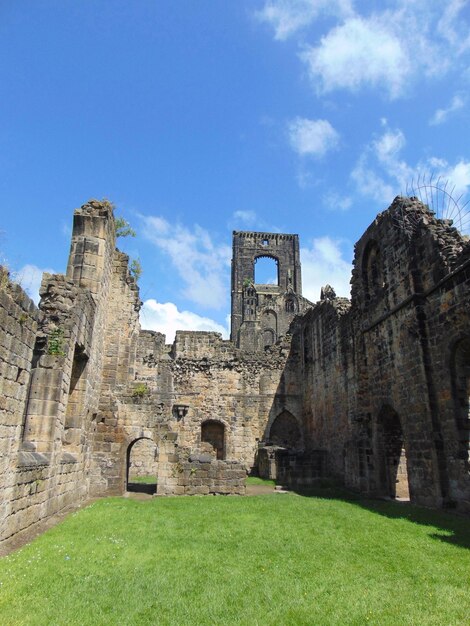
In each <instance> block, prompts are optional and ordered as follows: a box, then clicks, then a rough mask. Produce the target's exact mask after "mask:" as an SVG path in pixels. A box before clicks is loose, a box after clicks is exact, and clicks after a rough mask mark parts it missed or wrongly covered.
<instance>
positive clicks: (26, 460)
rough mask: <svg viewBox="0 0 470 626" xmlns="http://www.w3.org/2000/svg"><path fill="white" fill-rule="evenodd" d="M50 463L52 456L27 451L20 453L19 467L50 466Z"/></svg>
mask: <svg viewBox="0 0 470 626" xmlns="http://www.w3.org/2000/svg"><path fill="white" fill-rule="evenodd" d="M50 462H51V458H50V454H41V453H40V452H27V451H26V450H21V451H20V452H19V453H18V467H37V466H38V465H49V463H50Z"/></svg>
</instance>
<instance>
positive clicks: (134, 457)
mask: <svg viewBox="0 0 470 626" xmlns="http://www.w3.org/2000/svg"><path fill="white" fill-rule="evenodd" d="M126 463H127V467H126V490H127V491H133V492H140V493H150V494H154V493H156V491H157V482H158V447H157V444H156V443H155V442H154V441H153V440H152V439H150V438H148V437H139V438H138V439H134V441H132V442H131V443H130V444H129V446H128V447H127V454H126Z"/></svg>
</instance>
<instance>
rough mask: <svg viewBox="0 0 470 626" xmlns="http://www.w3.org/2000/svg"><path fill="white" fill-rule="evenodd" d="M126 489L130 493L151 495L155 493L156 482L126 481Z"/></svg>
mask: <svg viewBox="0 0 470 626" xmlns="http://www.w3.org/2000/svg"><path fill="white" fill-rule="evenodd" d="M127 491H130V492H131V493H148V494H149V495H151V496H153V494H154V493H157V483H130V482H129V483H127Z"/></svg>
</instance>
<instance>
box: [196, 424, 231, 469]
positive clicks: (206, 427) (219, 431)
mask: <svg viewBox="0 0 470 626" xmlns="http://www.w3.org/2000/svg"><path fill="white" fill-rule="evenodd" d="M201 441H202V442H205V443H209V444H210V445H211V446H212V448H213V449H214V450H215V453H216V457H217V459H218V460H223V459H225V427H224V425H223V424H222V423H221V422H217V421H216V420H207V421H206V422H203V423H202V424H201Z"/></svg>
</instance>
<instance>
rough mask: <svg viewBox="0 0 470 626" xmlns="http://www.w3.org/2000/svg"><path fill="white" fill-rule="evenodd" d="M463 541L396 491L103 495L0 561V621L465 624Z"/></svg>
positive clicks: (456, 521)
mask: <svg viewBox="0 0 470 626" xmlns="http://www.w3.org/2000/svg"><path fill="white" fill-rule="evenodd" d="M327 493H329V492H327ZM330 495H331V494H330ZM469 545H470V524H469V522H468V519H464V518H458V517H455V516H451V515H448V514H444V513H438V512H432V511H426V510H422V509H417V508H413V507H411V506H409V505H403V504H398V503H386V502H370V501H360V500H358V501H346V500H344V499H336V498H333V497H304V496H300V495H296V494H272V495H265V496H254V497H246V498H243V497H211V496H206V497H174V498H150V499H148V500H143V501H138V500H132V499H125V498H109V499H105V500H100V501H97V502H95V503H94V504H92V505H91V506H89V507H88V508H86V509H84V510H82V511H79V512H77V513H75V514H73V515H71V516H69V517H68V518H67V519H66V520H65V521H64V522H63V523H62V524H60V525H59V526H56V527H55V528H53V529H51V530H49V531H48V532H47V533H45V534H44V535H42V536H41V537H39V538H38V539H37V540H35V541H34V542H33V543H31V544H29V545H27V546H25V547H24V548H22V549H21V550H20V551H19V552H16V553H14V554H11V555H10V556H8V557H5V558H3V559H1V560H0V623H1V624H2V625H3V624H5V625H7V626H14V625H20V624H24V625H40V626H53V625H60V626H67V625H72V624H73V625H80V626H84V625H88V624H90V625H91V624H93V625H110V624H113V625H114V624H116V625H119V626H121V625H133V626H134V625H144V624H146V625H147V624H148V625H152V626H153V625H165V624H174V625H178V626H186V625H192V624H195V625H196V624H197V625H206V624H214V625H221V624H227V625H230V626H232V625H237V624H243V625H245V624H246V625H250V626H255V625H258V624H259V625H263V626H265V625H276V626H284V625H289V624H305V625H307V624H308V625H319V626H323V625H327V624H339V625H343V624H358V625H359V624H376V625H383V624H393V625H411V624H420V625H421V624H435V625H436V626H444V625H447V624H448V625H456V624H466V625H468V623H469V618H470V594H469V589H470V552H469Z"/></svg>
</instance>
